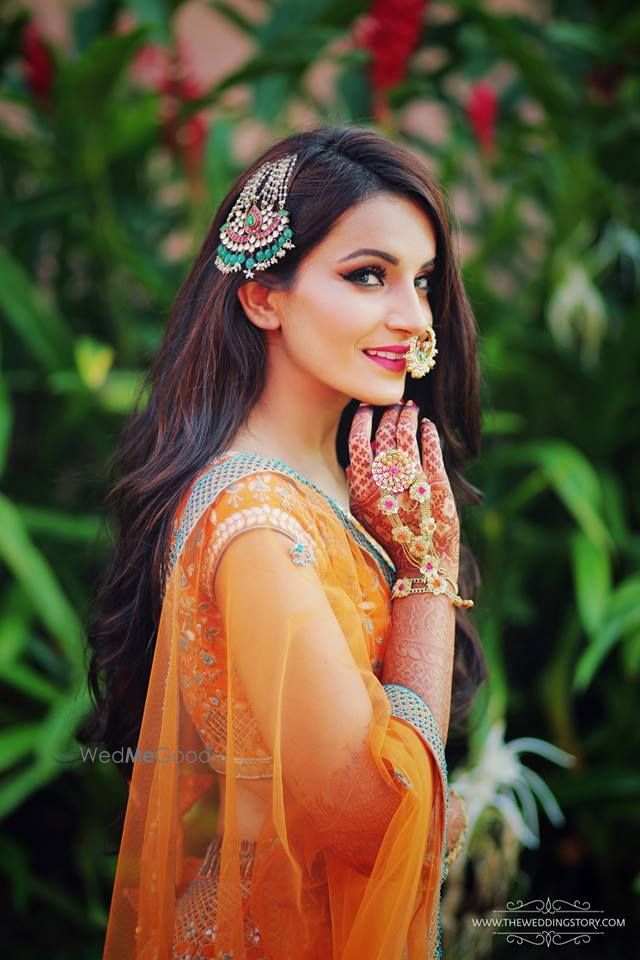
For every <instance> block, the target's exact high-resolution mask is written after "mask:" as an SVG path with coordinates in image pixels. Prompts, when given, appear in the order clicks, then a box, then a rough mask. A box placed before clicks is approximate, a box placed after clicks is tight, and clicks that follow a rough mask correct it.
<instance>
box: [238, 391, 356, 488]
mask: <svg viewBox="0 0 640 960" xmlns="http://www.w3.org/2000/svg"><path fill="white" fill-rule="evenodd" d="M307 386H308V383H307ZM298 396H304V394H302V393H301V394H298ZM295 397H296V394H292V393H287V394H285V393H284V392H282V391H281V390H274V389H272V388H271V389H270V388H269V387H267V388H265V390H264V391H263V393H262V395H261V397H260V399H259V401H258V402H257V403H256V405H255V406H254V407H253V409H252V411H251V413H250V415H249V417H248V419H247V421H246V423H245V425H244V426H243V427H241V428H240V430H239V431H238V432H237V434H236V435H235V437H234V438H233V441H232V443H231V447H233V448H234V449H243V450H248V451H250V452H252V453H261V454H264V455H265V456H270V457H277V458H278V459H280V460H283V461H284V462H285V463H288V464H290V466H292V467H294V468H296V469H298V470H299V471H300V473H306V474H307V475H313V474H315V475H323V474H324V475H327V476H331V477H333V478H335V479H337V480H343V479H344V470H343V468H342V466H341V465H340V462H339V460H338V455H337V450H336V439H337V434H338V425H339V423H340V416H341V414H342V411H343V409H344V407H345V405H346V403H345V399H344V397H342V396H339V395H337V394H336V393H335V392H332V395H331V398H328V397H327V396H326V395H325V396H324V398H323V400H322V401H321V402H315V403H314V402H309V398H308V392H307V396H306V397H305V400H304V402H300V400H296V399H295ZM329 399H331V401H332V402H327V401H328V400H329Z"/></svg>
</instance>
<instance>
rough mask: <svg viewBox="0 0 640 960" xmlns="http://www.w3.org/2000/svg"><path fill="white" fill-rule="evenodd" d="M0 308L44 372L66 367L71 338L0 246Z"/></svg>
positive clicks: (23, 272)
mask: <svg viewBox="0 0 640 960" xmlns="http://www.w3.org/2000/svg"><path fill="white" fill-rule="evenodd" d="M0 309H1V310H2V311H3V312H4V313H5V314H6V316H7V319H8V320H9V322H10V323H11V325H12V327H13V329H14V332H15V333H16V335H17V336H18V337H19V338H20V339H21V340H22V341H23V343H24V344H25V346H26V347H27V349H28V350H29V351H30V352H31V353H32V354H33V356H34V357H35V358H36V360H37V361H38V363H39V364H41V365H42V366H43V367H45V368H46V369H48V370H55V369H56V368H57V367H60V366H67V365H69V363H70V360H71V357H72V355H73V352H72V339H71V335H70V332H69V330H68V329H67V327H66V326H65V323H64V320H63V319H62V317H60V316H59V314H58V313H57V311H56V309H55V308H54V307H53V306H52V305H51V304H49V303H47V301H46V300H45V298H44V297H43V296H42V294H41V293H40V292H39V291H38V290H37V289H36V287H35V285H34V284H32V282H31V280H30V279H29V277H28V275H27V273H26V272H25V270H24V268H23V267H22V266H21V264H20V263H18V261H17V260H14V258H13V257H12V256H11V254H10V253H9V252H8V251H7V250H5V249H3V248H2V247H0Z"/></svg>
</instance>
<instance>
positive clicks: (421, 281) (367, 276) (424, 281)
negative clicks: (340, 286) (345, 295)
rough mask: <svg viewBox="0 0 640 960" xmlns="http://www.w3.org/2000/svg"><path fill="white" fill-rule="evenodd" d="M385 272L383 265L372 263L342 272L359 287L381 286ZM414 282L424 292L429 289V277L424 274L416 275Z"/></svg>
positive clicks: (346, 278)
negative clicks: (371, 264) (368, 265)
mask: <svg viewBox="0 0 640 960" xmlns="http://www.w3.org/2000/svg"><path fill="white" fill-rule="evenodd" d="M386 274H387V271H386V270H385V269H384V267H379V266H377V265H374V266H370V267H360V268H359V269H358V270H352V271H351V273H347V274H343V276H344V278H345V280H351V281H353V282H354V283H358V284H360V286H361V287H381V286H383V283H382V281H383V280H384V278H385V277H386ZM371 277H373V278H374V280H373V281H371ZM376 281H377V282H376ZM415 283H416V288H417V289H418V290H424V291H425V292H426V291H428V290H429V277H428V276H427V275H426V274H423V275H422V276H420V277H416V281H415Z"/></svg>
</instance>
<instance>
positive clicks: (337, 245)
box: [317, 193, 436, 263]
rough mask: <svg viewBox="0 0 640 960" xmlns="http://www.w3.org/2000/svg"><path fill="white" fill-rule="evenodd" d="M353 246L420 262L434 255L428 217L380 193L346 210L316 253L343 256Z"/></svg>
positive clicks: (411, 203) (413, 205)
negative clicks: (377, 250) (377, 248)
mask: <svg viewBox="0 0 640 960" xmlns="http://www.w3.org/2000/svg"><path fill="white" fill-rule="evenodd" d="M357 247H379V248H380V249H382V250H386V251H387V252H388V253H392V254H394V255H395V256H397V257H400V258H407V259H410V258H413V259H418V260H419V261H420V263H422V261H423V260H426V259H431V258H432V257H434V256H435V254H436V237H435V233H434V230H433V227H432V225H431V220H430V219H429V216H428V215H427V213H426V212H425V211H424V210H423V208H422V207H421V206H420V205H419V204H418V203H417V202H415V201H413V200H409V199H407V198H406V197H399V196H395V195H394V194H389V193H382V194H377V195H376V196H375V197H370V198H369V199H367V200H363V201H362V202H361V203H358V204H356V206H354V207H350V208H349V210H347V211H346V212H345V213H344V214H343V215H342V216H341V217H340V219H339V220H338V221H337V222H336V224H335V226H334V227H333V229H332V230H331V231H330V233H329V234H327V236H326V237H325V239H324V240H323V242H322V243H321V244H319V246H318V248H317V250H318V252H320V251H321V252H322V255H326V254H330V255H331V254H333V253H337V254H338V255H340V253H342V255H343V256H346V255H347V254H348V253H349V252H350V251H351V250H355V249H356V248H357Z"/></svg>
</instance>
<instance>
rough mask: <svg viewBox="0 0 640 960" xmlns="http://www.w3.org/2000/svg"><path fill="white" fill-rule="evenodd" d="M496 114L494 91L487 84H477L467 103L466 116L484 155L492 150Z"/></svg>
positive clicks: (496, 102) (496, 100)
mask: <svg viewBox="0 0 640 960" xmlns="http://www.w3.org/2000/svg"><path fill="white" fill-rule="evenodd" d="M497 114H498V98H497V96H496V93H495V91H494V90H493V88H492V87H490V86H489V85H488V84H487V83H477V84H476V85H475V86H474V87H473V89H472V91H471V96H470V98H469V100H468V102H467V116H468V118H469V123H470V124H471V127H472V129H473V132H474V134H475V138H476V140H477V141H478V143H479V144H480V148H481V149H482V150H483V151H484V152H485V153H491V152H492V151H493V148H494V138H495V131H496V117H497Z"/></svg>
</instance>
